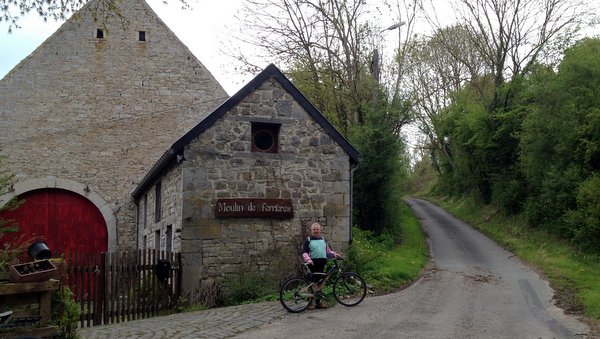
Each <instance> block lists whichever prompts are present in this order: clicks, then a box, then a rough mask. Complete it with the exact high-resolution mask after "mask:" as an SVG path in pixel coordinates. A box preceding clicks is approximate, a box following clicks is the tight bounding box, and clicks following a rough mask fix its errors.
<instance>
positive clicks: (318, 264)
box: [309, 258, 327, 282]
mask: <svg viewBox="0 0 600 339" xmlns="http://www.w3.org/2000/svg"><path fill="white" fill-rule="evenodd" d="M325 265H327V259H326V258H320V259H313V265H312V266H309V268H310V271H311V272H312V273H325ZM322 278H323V276H322V275H321V274H313V275H311V280H312V282H317V281H319V280H321V279H322Z"/></svg>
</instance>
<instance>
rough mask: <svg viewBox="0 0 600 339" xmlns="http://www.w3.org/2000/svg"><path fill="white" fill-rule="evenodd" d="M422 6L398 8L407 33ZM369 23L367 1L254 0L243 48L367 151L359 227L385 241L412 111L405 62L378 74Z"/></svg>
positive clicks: (409, 3)
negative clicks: (259, 55) (276, 68)
mask: <svg viewBox="0 0 600 339" xmlns="http://www.w3.org/2000/svg"><path fill="white" fill-rule="evenodd" d="M419 1H420V0H402V1H398V2H397V5H398V8H400V4H401V3H402V4H404V5H405V6H404V7H403V8H411V11H412V12H410V13H412V14H413V15H412V16H409V17H408V18H407V20H408V23H409V24H408V26H409V27H407V31H410V27H411V25H412V24H411V19H410V18H414V14H415V13H416V11H417V9H418V6H417V5H416V4H418V3H419ZM267 9H268V10H267ZM405 14H406V13H405ZM369 15H370V9H369V7H368V6H366V2H365V1H361V0H353V1H343V0H332V1H317V0H249V1H248V2H246V8H245V10H244V13H243V14H242V15H241V17H242V18H246V19H245V20H242V26H243V27H244V28H246V29H245V34H244V36H243V37H240V40H242V41H244V42H245V43H248V44H251V45H253V46H254V47H257V48H258V49H259V50H261V51H264V54H266V55H267V56H269V58H271V59H276V60H277V62H278V63H279V64H280V65H283V67H284V68H285V72H286V74H287V75H288V76H289V77H290V78H291V80H292V82H293V83H294V85H295V86H296V87H298V88H299V89H300V90H301V91H302V92H303V93H304V94H305V95H306V96H307V97H308V99H309V100H310V101H311V102H312V103H313V104H314V105H315V106H316V107H317V108H318V109H319V110H320V111H321V112H322V113H323V114H324V115H325V116H326V117H327V118H328V119H329V120H330V121H331V122H332V123H333V124H334V125H335V126H336V127H337V128H338V130H340V131H341V132H342V134H344V135H345V136H346V137H347V138H349V139H351V140H352V141H353V144H354V145H355V146H356V147H357V148H358V149H359V151H361V158H362V161H361V163H360V165H359V169H358V170H357V171H356V172H355V176H354V178H355V186H354V188H355V194H354V198H355V199H356V200H355V202H354V211H355V213H356V214H355V218H354V220H355V221H356V222H357V223H358V224H359V226H360V227H362V228H365V229H371V230H375V231H376V232H377V233H379V232H381V230H382V229H383V228H384V227H385V226H386V225H389V224H390V223H393V221H392V220H391V219H392V216H391V215H390V213H391V212H390V211H391V209H390V208H386V207H387V206H390V205H392V202H391V201H392V194H391V193H390V192H391V191H392V190H393V189H394V188H395V187H393V186H392V183H393V182H394V177H395V176H396V175H397V172H398V169H403V168H406V166H401V165H402V159H403V142H402V140H401V138H400V137H399V135H400V129H401V128H402V126H404V125H405V124H406V123H407V122H408V121H409V120H410V118H411V116H410V113H411V110H410V109H407V107H406V103H407V102H408V101H407V100H406V98H403V97H402V96H401V95H400V92H399V87H400V86H397V83H398V79H399V77H400V74H401V72H402V69H403V68H402V64H401V61H402V60H404V58H396V59H395V64H396V67H393V68H387V67H386V68H381V67H380V63H379V61H378V59H377V56H378V53H376V51H377V44H376V41H378V39H379V34H380V32H381V27H379V26H378V24H377V23H373V22H371V21H370V20H369V19H368V18H369ZM398 22H400V20H398ZM248 32H252V34H248ZM403 47H404V45H402V44H401V45H399V48H398V50H397V51H398V55H400V54H401V53H403V51H405V50H406V49H405V48H403ZM238 59H239V60H241V61H243V62H245V64H246V68H248V69H250V70H253V69H255V68H258V67H256V66H255V65H253V64H252V62H250V61H249V60H248V57H247V55H241V54H240V55H239V56H238ZM261 62H262V61H261ZM388 71H389V72H388ZM394 72H395V73H394ZM394 75H395V76H394ZM382 79H384V80H383V81H382ZM385 79H395V81H387V80H385Z"/></svg>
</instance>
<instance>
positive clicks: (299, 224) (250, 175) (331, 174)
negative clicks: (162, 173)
mask: <svg viewBox="0 0 600 339" xmlns="http://www.w3.org/2000/svg"><path fill="white" fill-rule="evenodd" d="M252 122H262V123H276V124H281V127H280V132H279V152H278V153H275V154H269V153H258V152H252V151H251V125H252ZM185 157H186V161H184V162H183V163H182V167H183V171H182V181H183V227H182V237H181V241H182V245H181V246H182V253H183V258H184V274H185V276H186V279H185V281H184V289H186V290H189V289H193V288H197V287H198V284H199V283H200V282H201V283H202V284H211V283H213V282H217V283H218V282H222V281H224V278H225V277H227V275H229V274H238V273H240V272H261V273H262V274H269V273H274V274H275V275H279V276H282V275H286V274H290V272H292V269H293V265H295V264H297V263H298V262H299V260H300V252H301V242H302V241H303V239H304V238H305V236H307V235H308V227H309V225H310V224H311V223H312V222H314V221H319V222H321V223H322V224H323V234H324V236H325V237H326V238H327V239H328V240H329V241H330V243H331V244H332V246H333V247H334V248H336V249H337V250H344V249H345V246H346V245H347V243H348V240H349V236H350V230H349V222H350V219H349V218H350V204H351V201H350V181H349V180H350V160H349V156H348V154H347V153H346V152H345V151H344V150H343V149H342V148H341V147H340V146H339V145H338V144H337V143H336V142H334V140H333V139H332V138H331V137H330V136H329V135H328V134H327V133H326V131H325V130H324V129H323V128H322V127H321V126H320V125H319V124H318V123H317V122H315V120H313V118H312V117H311V116H310V115H309V114H307V112H306V111H305V110H304V109H303V108H302V107H301V106H300V105H299V104H298V102H296V101H295V100H294V99H293V98H292V96H291V95H290V94H288V92H286V91H285V90H284V89H283V88H282V87H281V86H280V84H279V83H278V82H277V81H274V80H267V81H266V82H264V83H263V84H262V85H261V86H260V87H259V88H258V89H257V90H256V91H254V92H253V93H251V94H250V95H248V96H247V97H246V98H244V99H242V100H241V102H239V104H238V105H236V106H235V107H233V108H232V109H231V110H230V111H229V112H227V113H225V115H224V116H223V117H222V118H221V119H220V120H219V121H217V122H216V123H215V124H213V125H212V126H211V127H210V128H209V129H207V130H206V131H204V132H203V133H202V134H201V135H200V136H199V137H198V138H197V139H196V140H195V141H193V142H191V143H190V144H189V145H188V146H187V147H186V149H185ZM219 198H270V199H292V201H293V207H294V217H293V219H288V220H278V219H260V218H226V219H215V217H214V206H215V203H216V200H217V199H219Z"/></svg>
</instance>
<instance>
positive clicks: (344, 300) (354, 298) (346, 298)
mask: <svg viewBox="0 0 600 339" xmlns="http://www.w3.org/2000/svg"><path fill="white" fill-rule="evenodd" d="M365 295H367V284H365V281H364V280H363V278H361V276H360V275H358V274H356V273H352V272H348V273H344V274H342V275H341V276H339V277H338V278H337V279H336V280H335V282H334V283H333V296H334V297H335V300H337V301H338V302H339V303H340V304H342V305H344V306H356V305H358V304H360V302H361V301H363V299H364V298H365Z"/></svg>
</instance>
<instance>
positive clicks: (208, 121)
mask: <svg viewBox="0 0 600 339" xmlns="http://www.w3.org/2000/svg"><path fill="white" fill-rule="evenodd" d="M270 78H273V79H275V80H276V81H277V82H278V83H279V84H280V85H281V86H282V87H283V88H284V89H285V90H286V91H287V92H288V93H289V94H290V95H291V96H292V97H293V98H294V99H295V100H296V101H297V102H298V103H299V104H300V106H301V107H302V108H303V109H304V110H305V111H306V112H307V113H308V114H309V115H310V116H311V117H312V118H313V119H315V121H316V122H317V123H318V124H319V125H320V126H321V127H322V128H323V129H324V130H325V132H326V133H327V134H328V135H329V136H330V137H331V138H332V139H333V140H334V141H335V142H337V143H338V145H340V147H342V149H344V151H346V153H347V154H348V156H349V157H350V161H351V162H352V163H358V161H359V156H360V154H359V153H358V151H357V150H356V148H354V146H352V145H351V144H350V142H348V140H346V138H344V136H343V135H342V134H340V132H338V131H337V129H335V127H333V125H332V124H331V123H330V122H329V121H328V120H327V119H326V118H325V117H324V116H323V114H321V112H319V111H318V110H317V109H316V108H315V107H314V106H313V105H312V104H311V103H310V102H309V101H308V99H306V97H305V96H304V95H303V94H302V93H301V92H300V91H299V90H298V89H297V88H296V87H295V86H294V85H293V84H292V83H291V82H290V81H289V80H288V78H287V77H286V76H285V75H283V73H282V72H281V71H280V70H279V69H278V68H277V67H276V66H275V65H273V64H270V65H269V66H267V68H265V69H264V70H263V71H262V72H260V73H259V74H258V75H257V76H256V77H255V78H254V79H252V81H250V82H249V83H248V84H247V85H246V86H244V87H242V89H240V90H239V91H238V92H237V93H236V94H234V95H233V96H232V97H231V98H229V99H228V100H227V101H225V102H224V103H223V104H221V106H219V107H218V108H217V109H216V110H215V111H213V112H212V113H211V114H209V115H208V116H207V117H206V118H204V119H203V120H202V121H200V123H198V125H196V126H195V127H194V128H192V129H191V130H190V131H189V132H187V133H186V134H185V135H184V136H182V137H181V138H179V140H177V141H175V142H174V143H173V145H171V148H169V149H168V150H167V151H166V152H165V153H164V154H163V155H162V156H161V157H160V159H159V160H158V161H157V162H156V163H155V164H154V166H153V167H152V168H151V169H150V171H149V172H148V173H147V174H146V176H145V177H144V178H143V179H142V181H141V182H140V183H139V184H138V186H137V187H136V188H135V189H134V190H133V192H132V193H131V195H132V196H133V198H134V199H138V198H139V197H140V196H141V194H142V192H144V191H145V189H146V188H147V187H148V186H150V185H151V184H152V183H153V181H154V180H155V179H156V178H157V177H158V176H160V174H161V172H162V171H163V170H164V169H165V168H166V167H167V166H168V165H169V164H171V163H172V162H173V161H177V156H178V155H179V156H183V150H184V148H185V146H186V145H188V144H189V143H191V142H192V141H193V140H194V139H196V138H197V137H198V136H199V135H200V134H202V133H203V132H204V131H206V130H207V129H208V128H210V127H211V126H212V125H213V124H214V123H215V122H217V121H218V120H219V119H221V118H222V117H223V115H225V113H227V112H229V111H230V110H231V109H232V108H233V107H235V106H236V105H237V104H238V103H239V102H240V101H242V100H243V99H244V98H245V97H246V96H248V95H249V94H250V93H252V92H254V91H255V90H256V89H258V88H259V87H260V86H261V85H262V84H263V83H264V82H265V81H267V80H268V79H270Z"/></svg>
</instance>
